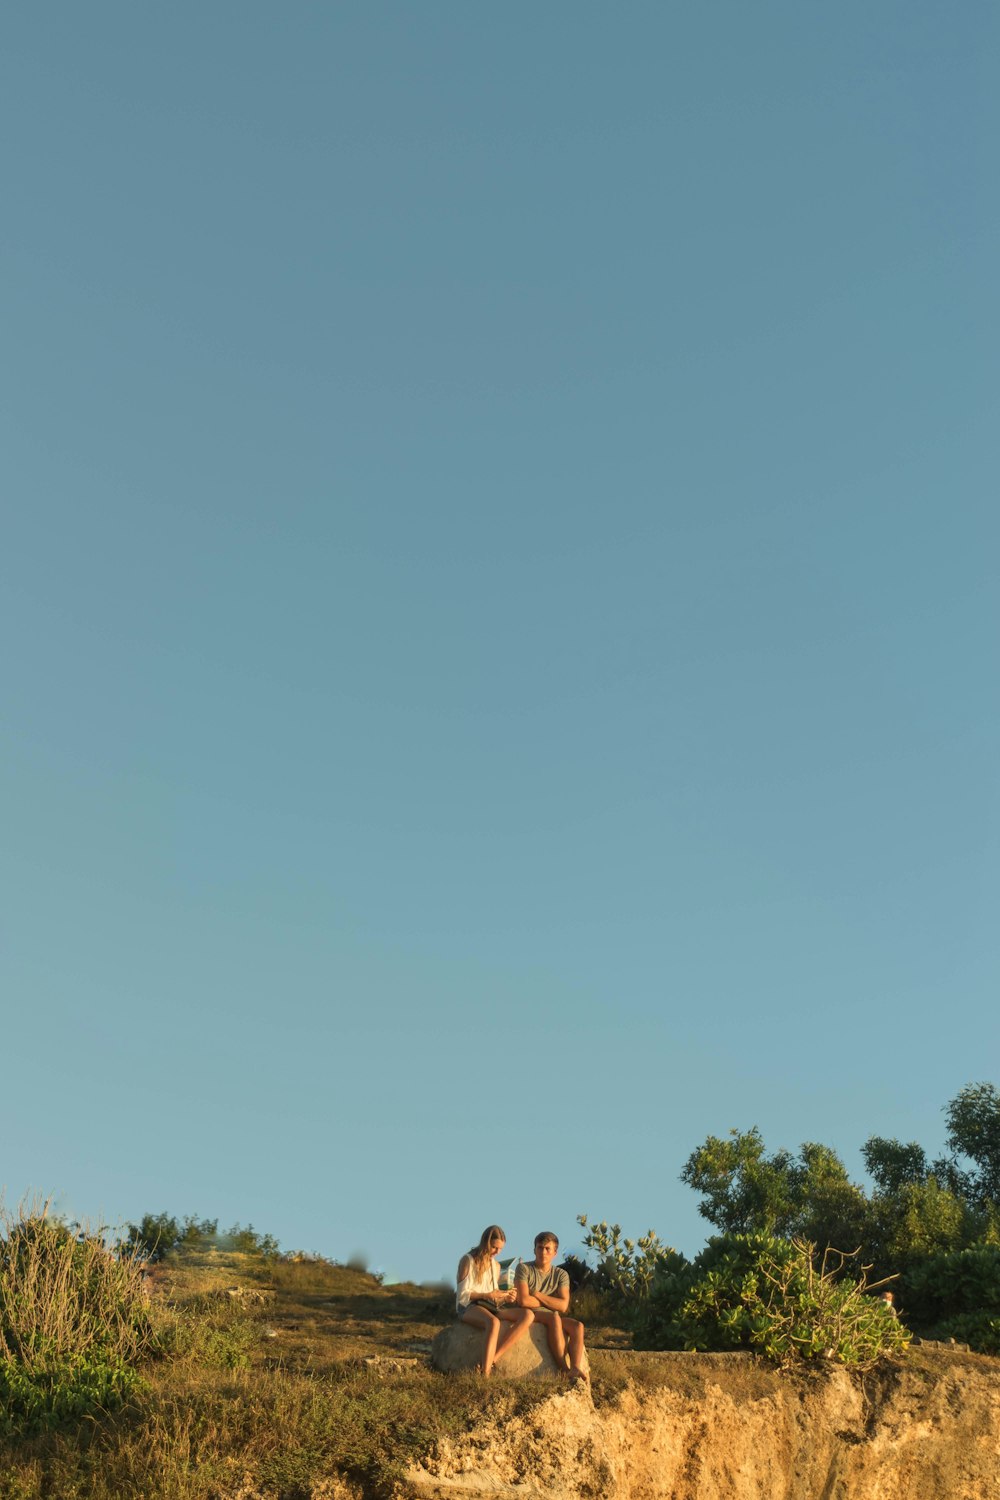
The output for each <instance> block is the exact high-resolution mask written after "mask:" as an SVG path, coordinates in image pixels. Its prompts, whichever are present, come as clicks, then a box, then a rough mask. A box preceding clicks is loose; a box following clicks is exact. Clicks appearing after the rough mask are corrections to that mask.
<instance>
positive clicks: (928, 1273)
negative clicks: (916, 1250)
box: [901, 1245, 1000, 1354]
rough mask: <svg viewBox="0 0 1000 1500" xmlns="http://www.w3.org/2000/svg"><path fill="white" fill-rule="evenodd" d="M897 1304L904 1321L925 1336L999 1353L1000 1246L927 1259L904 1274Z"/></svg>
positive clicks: (986, 1246) (971, 1249)
mask: <svg viewBox="0 0 1000 1500" xmlns="http://www.w3.org/2000/svg"><path fill="white" fill-rule="evenodd" d="M901 1300H902V1302H903V1305H904V1306H905V1308H906V1316H907V1320H908V1321H909V1322H911V1323H912V1324H913V1326H914V1327H915V1328H917V1329H918V1330H919V1331H920V1332H921V1333H922V1334H925V1335H926V1336H927V1337H929V1338H939V1339H947V1338H954V1339H957V1340H959V1341H960V1342H961V1343H963V1344H969V1345H970V1346H971V1347H972V1348H973V1349H978V1350H979V1351H980V1352H981V1353H984V1354H996V1353H1000V1246H997V1245H972V1246H970V1248H969V1249H967V1250H953V1251H950V1252H949V1253H948V1254H945V1255H932V1256H929V1257H928V1258H927V1259H926V1260H923V1261H920V1262H919V1263H918V1264H917V1265H915V1266H913V1267H911V1269H910V1270H908V1271H907V1272H906V1275H905V1277H904V1279H903V1285H902V1288H901Z"/></svg>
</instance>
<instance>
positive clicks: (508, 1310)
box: [495, 1307, 535, 1359]
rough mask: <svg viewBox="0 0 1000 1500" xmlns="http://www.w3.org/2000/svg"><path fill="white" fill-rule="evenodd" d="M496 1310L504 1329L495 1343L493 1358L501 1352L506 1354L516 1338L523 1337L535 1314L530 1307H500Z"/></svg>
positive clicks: (497, 1356) (498, 1356)
mask: <svg viewBox="0 0 1000 1500" xmlns="http://www.w3.org/2000/svg"><path fill="white" fill-rule="evenodd" d="M497 1311H498V1314H499V1316H500V1317H501V1318H502V1319H503V1321H504V1330H503V1334H502V1336H501V1338H500V1340H499V1342H498V1343H497V1352H496V1355H495V1359H499V1358H500V1356H501V1355H502V1354H506V1353H507V1350H508V1349H509V1348H510V1347H511V1345H512V1344H516V1343H517V1341H518V1339H523V1338H524V1335H525V1334H526V1333H527V1331H528V1329H529V1328H530V1327H531V1325H532V1323H533V1322H534V1321H535V1314H534V1313H533V1312H532V1310H531V1308H530V1307H501V1308H498V1309H497Z"/></svg>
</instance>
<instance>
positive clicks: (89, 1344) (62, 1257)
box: [0, 1204, 152, 1432]
mask: <svg viewBox="0 0 1000 1500" xmlns="http://www.w3.org/2000/svg"><path fill="white" fill-rule="evenodd" d="M151 1333H152V1329H151V1325H150V1321H149V1312H148V1307H147V1302H146V1295H145V1290H144V1288H143V1284H142V1268H141V1265H140V1264H139V1262H138V1260H137V1259H136V1257H135V1256H134V1255H133V1254H131V1253H129V1252H127V1251H126V1252H118V1251H116V1250H113V1249H111V1248H109V1246H108V1244H107V1243H106V1241H105V1238H104V1236H103V1234H102V1233H101V1231H100V1230H88V1229H84V1228H80V1227H79V1226H75V1225H69V1224H66V1223H65V1222H63V1220H61V1219H59V1218H58V1217H56V1216H55V1215H53V1214H51V1213H50V1212H49V1206H48V1204H34V1205H30V1206H27V1207H24V1206H22V1208H21V1209H20V1210H19V1211H18V1212H17V1213H16V1214H11V1213H9V1212H8V1211H7V1210H6V1209H5V1208H3V1206H2V1205H0V1397H2V1404H0V1424H2V1426H3V1429H4V1430H5V1431H7V1432H18V1431H23V1432H31V1431H39V1430H42V1429H44V1428H46V1427H50V1426H53V1425H57V1424H58V1423H59V1422H61V1421H64V1420H66V1419H68V1418H74V1417H79V1416H83V1415H85V1414H86V1413H88V1412H91V1411H94V1410H97V1409H105V1410H106V1409H110V1408H112V1407H114V1406H117V1405H120V1404H121V1403H122V1402H123V1401H124V1400H125V1399H126V1397H127V1396H128V1394H129V1392H130V1391H131V1390H132V1389H133V1388H134V1386H135V1384H136V1381H137V1378H138V1376H137V1371H136V1364H137V1362H138V1361H139V1359H140V1358H141V1356H142V1354H143V1353H144V1352H145V1350H146V1349H147V1348H148V1346H149V1342H150V1338H151Z"/></svg>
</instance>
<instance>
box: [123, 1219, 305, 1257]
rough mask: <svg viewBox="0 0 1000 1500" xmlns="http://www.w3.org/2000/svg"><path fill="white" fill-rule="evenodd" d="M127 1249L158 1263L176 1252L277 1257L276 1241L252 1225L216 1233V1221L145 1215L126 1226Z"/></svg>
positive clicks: (217, 1222)
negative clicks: (229, 1252)
mask: <svg viewBox="0 0 1000 1500" xmlns="http://www.w3.org/2000/svg"><path fill="white" fill-rule="evenodd" d="M125 1243H126V1245H127V1246H128V1248H129V1249H130V1250H132V1251H134V1252H136V1253H137V1254H140V1255H142V1256H143V1257H144V1258H145V1259H146V1260H151V1261H158V1260H162V1259H163V1258H164V1256H166V1255H169V1254H170V1253H171V1252H172V1251H177V1250H212V1249H216V1250H237V1251H239V1252H241V1253H242V1254H244V1255H277V1253H278V1241H277V1240H276V1239H275V1237H274V1235H272V1234H260V1233H259V1232H258V1231H257V1230H256V1229H254V1227H253V1225H252V1224H247V1225H246V1226H245V1227H244V1226H243V1225H240V1224H234V1225H233V1227H232V1228H231V1229H227V1230H223V1231H222V1232H221V1233H220V1232H219V1221H218V1219H199V1218H197V1217H196V1216H195V1215H193V1214H189V1215H188V1216H187V1217H186V1218H184V1219H177V1218H175V1217H174V1215H173V1214H167V1213H161V1214H144V1215H143V1217H142V1218H141V1220H140V1221H139V1223H138V1224H129V1225H128V1235H127V1237H126V1240H125Z"/></svg>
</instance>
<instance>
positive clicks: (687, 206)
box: [0, 0, 1000, 1279]
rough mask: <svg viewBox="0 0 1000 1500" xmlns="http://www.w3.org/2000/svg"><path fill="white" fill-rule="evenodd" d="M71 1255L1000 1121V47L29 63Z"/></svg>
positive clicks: (17, 96) (972, 39) (748, 8)
mask: <svg viewBox="0 0 1000 1500" xmlns="http://www.w3.org/2000/svg"><path fill="white" fill-rule="evenodd" d="M3 31H4V35H3V49H2V50H3V54H4V55H3V64H2V66H3V74H4V76H3V80H2V88H0V134H2V139H3V142H4V147H3V158H4V162H3V182H4V186H3V207H2V214H0V217H2V237H0V320H2V323H0V334H2V389H0V396H2V416H0V421H2V431H0V439H2V443H0V447H2V456H0V474H2V485H3V496H2V508H3V517H2V519H3V525H2V559H0V572H2V594H0V630H2V642H3V646H2V684H0V689H2V691H0V712H2V716H3V734H2V741H0V898H2V899H0V921H2V952H0V987H2V989H0V1006H2V1020H3V1024H2V1033H0V1034H2V1056H3V1088H2V1098H3V1122H4V1128H3V1136H2V1140H3V1151H2V1159H0V1181H3V1182H5V1183H6V1187H7V1196H8V1199H10V1198H11V1197H13V1198H15V1199H16V1197H17V1196H18V1195H19V1194H21V1193H22V1192H24V1191H25V1190H27V1189H31V1188H34V1189H38V1190H41V1191H43V1192H46V1193H49V1192H52V1193H55V1194H56V1197H57V1202H58V1203H59V1204H60V1205H61V1206H62V1207H63V1208H64V1209H65V1211H67V1212H69V1213H72V1214H79V1215H87V1216H90V1217H97V1216H101V1215H103V1216H105V1217H107V1218H112V1219H114V1218H120V1217H124V1218H134V1217H137V1216H139V1215H141V1214H142V1213H143V1212H145V1211H147V1210H150V1211H159V1210H161V1209H162V1210H168V1211H171V1212H174V1213H178V1214H184V1213H196V1214H198V1215H199V1216H202V1215H204V1216H209V1217H219V1218H220V1219H221V1220H222V1222H223V1223H224V1224H229V1223H231V1222H233V1221H234V1220H239V1221H241V1222H243V1223H246V1222H247V1221H248V1220H251V1221H252V1222H253V1223H254V1224H255V1225H256V1226H257V1227H258V1228H260V1229H262V1230H266V1231H269V1232H272V1233H274V1234H276V1235H277V1236H278V1237H279V1239H280V1240H281V1242H282V1244H283V1245H284V1246H285V1247H286V1248H292V1247H302V1248H305V1249H309V1250H316V1251H320V1252H322V1253H324V1254H327V1255H331V1256H336V1257H340V1258H346V1257H347V1256H348V1255H350V1254H351V1253H352V1252H354V1251H357V1250H363V1251H366V1252H367V1253H368V1255H369V1256H370V1257H371V1259H372V1262H373V1263H374V1264H376V1265H378V1266H381V1267H382V1268H384V1269H385V1270H386V1271H387V1272H389V1273H390V1274H396V1275H409V1276H412V1277H414V1278H417V1279H421V1278H432V1277H437V1276H439V1275H441V1274H444V1273H451V1272H453V1269H454V1265H455V1262H456V1260H457V1258H458V1255H459V1253H460V1252H461V1251H463V1250H464V1249H465V1248H467V1246H468V1245H469V1244H470V1243H471V1242H473V1241H474V1240H475V1239H477V1238H478V1236H479V1233H480V1231H481V1229H482V1228H483V1226H484V1225H485V1224H486V1223H488V1222H490V1221H492V1220H499V1221H500V1223H502V1224H503V1225H504V1226H505V1227H506V1229H507V1230H508V1234H509V1237H510V1241H511V1247H512V1248H513V1249H518V1250H527V1249H529V1247H530V1241H531V1237H532V1235H533V1233H534V1232H535V1230H537V1229H539V1228H542V1227H546V1228H552V1229H554V1230H556V1232H557V1233H559V1234H560V1235H561V1236H562V1238H563V1242H564V1245H565V1246H566V1247H569V1246H570V1245H571V1244H572V1243H573V1242H574V1241H575V1240H576V1239H577V1238H578V1233H579V1232H578V1230H577V1228H576V1224H575V1218H576V1215H577V1214H578V1213H581V1212H587V1213H589V1214H590V1215H591V1216H594V1217H608V1218H613V1219H617V1220H619V1221H620V1222H621V1223H622V1224H623V1226H624V1227H625V1229H626V1231H627V1232H639V1233H641V1232H642V1231H644V1230H645V1229H647V1228H648V1227H650V1226H652V1227H654V1228H655V1229H656V1230H657V1231H658V1232H659V1233H660V1235H661V1236H662V1237H663V1238H664V1239H665V1240H667V1241H669V1242H671V1243H673V1244H675V1245H677V1246H679V1247H680V1248H682V1249H684V1250H686V1251H688V1252H689V1253H691V1252H693V1251H694V1250H696V1249H697V1248H698V1247H699V1245H700V1244H701V1242H702V1240H703V1238H704V1234H705V1232H706V1226H705V1225H704V1223H703V1221H701V1220H700V1219H699V1217H698V1215H697V1200H696V1197H695V1195H694V1194H693V1193H691V1191H690V1190H689V1189H687V1188H685V1187H683V1186H682V1185H681V1184H680V1183H679V1182H678V1180H677V1179H678V1173H679V1171H680V1169H681V1167H682V1165H683V1163H684V1160H685V1159H686V1157H687V1156H688V1154H689V1153H690V1152H691V1150H692V1149H693V1148H694V1147H695V1146H696V1145H697V1144H699V1143H700V1142H701V1141H702V1140H703V1139H704V1137H705V1136H706V1135H707V1134H709V1133H718V1134H724V1133H725V1132H726V1131H727V1130H728V1129H729V1128H730V1127H732V1126H738V1127H740V1128H748V1127H749V1126H751V1125H754V1124H757V1125H759V1126H760V1128H761V1130H762V1131H763V1133H764V1136H765V1139H766V1141H767V1144H768V1146H769V1147H770V1148H772V1149H774V1148H777V1147H779V1146H787V1147H790V1148H795V1147H797V1146H798V1144H799V1143H800V1142H802V1141H804V1140H820V1141H824V1142H826V1143H828V1144H830V1145H833V1146H835V1147H836V1148H838V1149H839V1150H840V1151H841V1152H842V1154H843V1155H844V1158H845V1160H846V1162H847V1163H848V1165H849V1167H850V1168H851V1170H852V1171H853V1172H855V1173H856V1174H857V1175H858V1176H859V1177H860V1175H861V1162H860V1156H859V1147H860V1146H861V1144H862V1142H863V1141H864V1140H865V1139H866V1138H867V1136H868V1135H870V1134H873V1133H879V1134H884V1135H890V1136H899V1137H901V1138H903V1139H914V1138H915V1139H918V1140H920V1141H922V1142H923V1144H924V1145H925V1146H927V1148H928V1149H929V1150H931V1151H937V1150H938V1149H940V1147H941V1145H942V1143H943V1135H944V1122H943V1118H942V1115H941V1108H942V1106H943V1105H944V1104H945V1103H946V1101H947V1100H948V1099H949V1098H951V1097H953V1096H954V1095H955V1093H956V1092H957V1091H958V1089H959V1088H961V1087H962V1085H963V1084H965V1083H968V1082H970V1081H973V1080H980V1079H992V1080H994V1081H997V1080H998V1077H1000V1066H998V1054H997V1043H998V1041H1000V1020H998V1015H1000V1012H998V1005H997V1000H998V983H997V981H998V977H1000V941H998V926H997V922H996V914H997V907H998V898H1000V797H998V769H997V768H998V764H1000V758H998V751H1000V744H998V740H1000V703H998V674H997V646H998V626H1000V604H998V593H997V565H998V557H1000V522H998V516H997V505H996V497H997V442H996V434H997V395H998V386H1000V382H998V362H997V347H998V338H997V334H998V312H1000V308H998V300H1000V299H998V290H997V287H998V281H997V266H998V264H1000V233H998V230H1000V193H998V188H997V178H996V172H995V164H996V147H997V140H998V127H1000V105H998V100H1000V90H998V88H997V72H998V60H1000V12H998V11H997V8H996V6H995V5H994V4H993V3H992V0H989V3H987V0H968V3H963V4H961V5H958V6H946V5H941V4H928V3H924V0H884V3H879V4H876V5H872V4H871V3H870V0H864V3H860V0H847V3H844V4H839V5H836V6H830V5H829V4H819V3H811V0H805V3H804V0H789V3H784V4H778V3H769V0H763V3H761V4H755V5H747V4H745V3H744V0H717V3H705V4H684V5H682V4H673V3H657V4H627V3H626V4H623V5H616V6H614V7H611V6H604V5H595V4H589V3H581V0H573V3H559V4H555V3H553V4H543V5H540V6H539V5H527V4H513V5H502V6H501V5H493V6H487V5H484V4H468V3H458V0H454V3H448V4H444V3H433V4H432V3H422V4H412V3H407V4H402V3H385V4H380V5H371V4H367V3H366V4H360V3H358V4H327V5H305V4H303V5H284V6H280V5H277V4H274V5H263V4H259V3H247V0H239V3H227V4H223V3H217V4H212V5H208V6H206V5H201V4H199V5H195V4H191V3H181V4H174V5H170V6H166V7H162V6H161V7H149V6H135V5H132V4H125V3H121V4H107V3H101V0H95V3H92V4H88V5H85V6H84V5H76V4H69V3H61V4H60V3H56V4H52V5H45V6H40V5H25V6H17V7H10V8H8V10H7V13H6V15H5V17H4V23H3Z"/></svg>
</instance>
